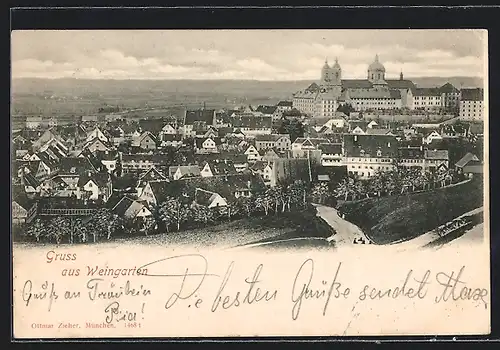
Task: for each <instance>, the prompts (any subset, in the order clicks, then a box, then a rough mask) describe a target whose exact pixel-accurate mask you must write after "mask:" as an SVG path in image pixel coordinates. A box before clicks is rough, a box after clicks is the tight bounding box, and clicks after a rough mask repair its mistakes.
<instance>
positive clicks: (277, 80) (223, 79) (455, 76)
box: [11, 75, 484, 82]
mask: <svg viewBox="0 0 500 350" xmlns="http://www.w3.org/2000/svg"><path fill="white" fill-rule="evenodd" d="M424 78H441V79H449V78H467V79H484V77H481V76H469V75H450V76H439V75H424V76H412V77H404V80H411V79H424ZM20 79H39V80H118V81H125V80H144V81H176V80H181V81H182V80H185V81H186V80H187V81H211V80H212V81H262V82H290V81H312V82H316V81H320V79H312V78H311V79H251V78H235V79H231V78H204V79H196V78H156V77H155V78H91V77H87V78H77V77H57V78H50V77H11V80H20ZM350 79H357V80H367V79H366V78H358V77H345V78H343V79H342V80H350ZM385 80H399V77H394V78H393V79H391V78H386V79H385Z"/></svg>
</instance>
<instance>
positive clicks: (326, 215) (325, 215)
mask: <svg viewBox="0 0 500 350" xmlns="http://www.w3.org/2000/svg"><path fill="white" fill-rule="evenodd" d="M314 206H315V207H316V209H317V210H318V216H319V217H321V218H322V219H323V220H325V221H326V222H327V223H328V225H330V226H331V227H332V228H333V229H334V230H335V232H337V233H336V234H334V235H333V236H331V237H329V238H328V240H334V241H335V245H336V246H337V247H339V246H343V245H352V244H354V241H355V240H360V239H361V240H363V241H365V242H366V243H369V242H370V240H369V239H368V237H366V235H365V234H364V233H363V231H361V229H360V228H359V227H358V226H356V225H354V224H353V223H351V222H349V221H347V220H345V219H343V218H341V217H340V216H339V214H338V212H337V210H336V209H335V208H332V207H327V206H324V205H321V204H314Z"/></svg>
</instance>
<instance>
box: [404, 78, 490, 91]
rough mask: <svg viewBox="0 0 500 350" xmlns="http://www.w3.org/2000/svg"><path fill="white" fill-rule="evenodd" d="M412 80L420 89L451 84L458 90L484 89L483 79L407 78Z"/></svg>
mask: <svg viewBox="0 0 500 350" xmlns="http://www.w3.org/2000/svg"><path fill="white" fill-rule="evenodd" d="M407 79H410V80H412V81H413V82H414V83H415V84H416V85H417V86H418V87H435V86H441V85H444V84H446V83H451V84H452V85H453V86H455V87H456V88H458V89H460V87H463V88H476V87H483V86H484V85H483V84H484V83H483V79H482V78H479V77H477V78H474V77H450V78H440V77H423V78H413V79H412V78H407Z"/></svg>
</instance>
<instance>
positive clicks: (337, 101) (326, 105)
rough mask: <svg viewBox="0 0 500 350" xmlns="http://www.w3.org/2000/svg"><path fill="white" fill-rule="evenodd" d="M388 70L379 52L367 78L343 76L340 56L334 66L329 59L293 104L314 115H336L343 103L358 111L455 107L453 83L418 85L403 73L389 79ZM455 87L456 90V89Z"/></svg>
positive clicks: (295, 96)
mask: <svg viewBox="0 0 500 350" xmlns="http://www.w3.org/2000/svg"><path fill="white" fill-rule="evenodd" d="M385 73H386V70H385V67H384V65H383V64H382V63H381V62H380V60H379V57H378V55H376V56H375V59H374V61H373V62H372V63H371V64H370V65H369V66H368V69H367V75H366V79H342V67H341V66H340V64H339V61H338V59H335V63H334V64H333V65H331V66H330V65H329V64H328V61H325V64H324V65H323V68H322V69H321V78H320V81H319V82H318V83H312V84H311V85H310V86H309V87H307V88H306V89H304V90H301V91H298V92H296V93H295V94H294V96H293V107H294V108H296V109H298V110H300V111H301V112H303V113H306V114H309V115H311V116H317V117H326V118H328V117H333V116H334V115H335V112H336V111H337V108H338V107H339V106H340V105H343V104H349V105H351V106H352V107H353V108H354V109H355V110H357V111H363V110H394V109H409V110H413V109H424V110H439V109H441V108H443V107H445V106H446V107H452V106H450V105H449V101H451V100H452V99H451V97H450V96H448V94H450V92H449V91H450V88H449V87H450V85H451V84H449V83H448V84H445V85H443V87H441V88H431V89H427V88H417V86H416V85H415V84H414V83H413V82H412V81H411V80H407V79H404V77H403V72H401V73H400V76H399V79H386V76H385ZM451 90H453V93H456V89H455V88H453V89H451ZM456 99H457V98H456V97H455V100H456Z"/></svg>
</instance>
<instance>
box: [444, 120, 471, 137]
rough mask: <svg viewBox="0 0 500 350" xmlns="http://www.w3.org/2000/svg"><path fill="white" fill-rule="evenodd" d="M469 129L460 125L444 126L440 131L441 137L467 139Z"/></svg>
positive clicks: (467, 126)
mask: <svg viewBox="0 0 500 350" xmlns="http://www.w3.org/2000/svg"><path fill="white" fill-rule="evenodd" d="M469 128H470V127H469V125H462V124H460V123H455V124H448V125H447V124H445V125H443V127H442V129H441V136H442V137H443V138H446V137H448V138H456V137H467V134H468V131H469Z"/></svg>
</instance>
